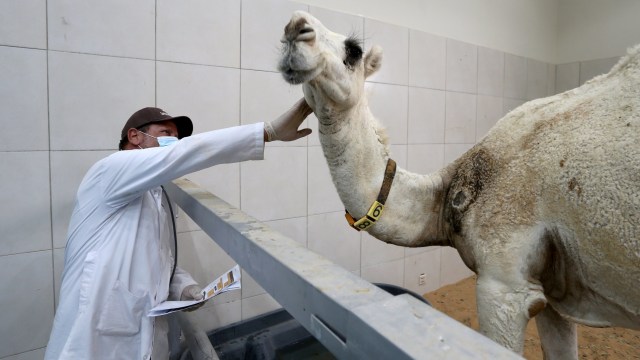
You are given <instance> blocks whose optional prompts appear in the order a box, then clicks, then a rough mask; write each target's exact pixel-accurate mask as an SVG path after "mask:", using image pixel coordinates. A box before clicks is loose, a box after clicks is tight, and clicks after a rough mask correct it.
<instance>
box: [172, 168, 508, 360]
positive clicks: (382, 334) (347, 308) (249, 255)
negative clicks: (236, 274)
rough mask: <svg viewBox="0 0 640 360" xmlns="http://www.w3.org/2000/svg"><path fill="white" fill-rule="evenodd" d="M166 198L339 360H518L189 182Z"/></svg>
mask: <svg viewBox="0 0 640 360" xmlns="http://www.w3.org/2000/svg"><path fill="white" fill-rule="evenodd" d="M166 190H167V191H168V192H169V194H170V195H171V199H172V200H173V201H175V202H176V203H177V204H178V205H179V206H180V207H181V208H182V209H183V211H184V212H185V213H187V214H188V215H189V216H190V217H191V219H193V220H194V221H195V222H196V223H197V224H198V225H199V226H200V228H201V229H202V230H203V231H204V232H205V233H207V234H208V235H209V236H210V237H211V238H212V239H214V241H215V242H216V243H217V244H218V245H219V246H220V247H222V248H223V249H224V250H225V251H226V252H227V254H229V255H230V256H231V257H232V258H233V259H234V260H235V261H236V262H237V263H238V264H239V265H240V266H241V267H242V268H243V269H244V270H246V271H247V272H248V273H249V274H250V275H251V276H252V277H253V278H254V279H255V280H256V281H257V282H258V283H259V284H260V286H262V288H264V289H265V290H266V291H267V292H268V293H269V294H270V295H271V296H272V297H273V298H274V299H275V300H276V301H277V302H278V303H279V304H280V305H281V306H282V307H283V308H285V309H286V310H287V311H288V312H289V313H290V314H291V315H292V316H293V317H295V318H296V320H297V321H298V322H299V323H300V324H301V325H302V326H304V327H305V328H306V329H307V330H308V331H309V332H310V333H311V334H312V335H313V336H315V337H316V338H317V339H318V340H319V341H320V342H321V343H322V344H323V345H324V346H325V347H326V348H327V349H328V350H329V351H331V353H332V354H333V355H334V356H336V357H337V358H339V359H394V360H398V359H456V360H457V359H492V360H493V359H517V358H521V357H520V356H518V355H517V354H515V353H513V352H511V351H509V350H507V349H505V348H503V347H501V346H500V345H498V344H496V343H495V342H493V341H491V340H490V339H488V338H486V337H484V336H482V335H480V334H479V333H477V332H475V331H473V330H471V329H469V328H468V327H466V326H464V325H462V324H461V323H459V322H457V321H455V320H453V319H451V318H449V317H448V316H446V315H444V314H442V313H440V312H438V311H437V310H434V309H433V308H431V307H430V306H428V305H427V304H425V303H423V302H420V301H419V300H417V299H415V298H413V297H412V296H409V295H398V296H392V295H391V294H389V293H387V292H385V291H383V290H381V289H380V288H378V287H376V286H375V285H372V284H371V283H369V282H367V281H365V280H363V279H362V278H360V277H358V276H356V275H354V274H352V273H351V272H349V271H347V270H346V269H344V268H342V267H340V266H338V265H336V264H334V263H333V262H331V261H329V260H328V259H326V258H324V257H323V256H321V255H319V254H316V253H314V252H313V251H311V250H308V249H307V248H305V247H304V246H302V245H301V244H300V243H298V242H296V241H295V240H292V239H289V238H287V237H285V236H284V235H282V234H280V233H278V232H277V231H274V230H272V229H271V228H269V227H268V226H267V225H266V224H263V223H261V222H259V221H258V220H256V219H254V218H252V217H250V216H248V215H247V214H245V213H243V212H242V211H240V210H239V209H236V208H234V207H233V206H231V205H229V204H228V203H226V202H225V201H223V200H221V199H220V198H218V197H216V196H215V195H213V194H211V193H209V192H208V191H206V190H204V189H202V188H200V187H198V186H197V185H196V184H194V183H192V182H190V181H189V180H187V179H184V178H183V179H179V180H176V181H174V182H173V183H170V184H167V186H166Z"/></svg>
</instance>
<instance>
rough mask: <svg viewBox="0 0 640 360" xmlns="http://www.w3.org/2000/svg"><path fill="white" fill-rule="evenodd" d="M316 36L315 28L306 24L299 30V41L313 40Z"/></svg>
mask: <svg viewBox="0 0 640 360" xmlns="http://www.w3.org/2000/svg"><path fill="white" fill-rule="evenodd" d="M315 37H316V32H315V31H314V30H313V28H311V27H308V26H305V27H303V28H302V29H300V31H299V32H298V37H297V38H296V40H297V41H309V40H313V39H315Z"/></svg>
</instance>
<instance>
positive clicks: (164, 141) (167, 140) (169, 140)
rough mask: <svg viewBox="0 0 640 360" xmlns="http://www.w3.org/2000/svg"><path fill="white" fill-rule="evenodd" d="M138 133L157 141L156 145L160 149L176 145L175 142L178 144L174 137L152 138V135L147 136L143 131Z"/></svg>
mask: <svg viewBox="0 0 640 360" xmlns="http://www.w3.org/2000/svg"><path fill="white" fill-rule="evenodd" d="M138 131H140V130H138ZM140 132H141V133H143V134H145V135H147V136H150V137H152V138H154V139H156V140H158V145H159V146H160V147H163V146H169V145H173V144H175V143H177V142H178V140H179V139H178V138H177V137H175V136H153V135H149V134H147V133H146V132H144V131H140Z"/></svg>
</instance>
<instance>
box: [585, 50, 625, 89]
mask: <svg viewBox="0 0 640 360" xmlns="http://www.w3.org/2000/svg"><path fill="white" fill-rule="evenodd" d="M618 60H620V58H619V57H614V58H608V59H601V60H591V61H582V62H580V85H582V84H584V83H585V82H587V81H589V80H591V79H593V78H594V77H596V76H598V75H602V74H606V73H608V72H609V70H611V68H612V67H613V65H615V64H616V63H617V62H618Z"/></svg>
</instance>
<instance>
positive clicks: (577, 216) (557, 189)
mask: <svg viewBox="0 0 640 360" xmlns="http://www.w3.org/2000/svg"><path fill="white" fill-rule="evenodd" d="M283 43H284V53H283V57H282V60H281V63H280V70H281V72H282V73H283V76H284V77H285V79H286V80H287V81H289V82H290V83H303V84H304V85H303V89H304V93H305V98H306V99H307V102H308V103H309V105H310V106H311V107H312V108H313V109H314V112H315V114H316V116H317V117H318V120H319V132H320V140H321V144H322V147H323V150H324V153H325V157H326V159H327V162H328V164H329V168H330V171H331V175H332V178H333V181H334V183H335V185H336V188H337V190H338V193H339V195H340V198H341V199H342V202H343V203H344V205H345V207H346V208H347V210H348V211H349V212H350V213H351V214H352V215H353V217H355V218H356V219H358V218H360V217H362V216H364V215H365V213H366V212H367V210H368V209H369V207H370V206H371V204H372V202H373V201H374V200H375V199H376V196H377V194H378V191H379V190H380V186H381V184H382V178H383V173H384V169H385V165H386V161H387V158H388V157H389V155H388V147H387V144H386V139H385V135H384V132H383V130H382V129H381V127H380V126H379V125H378V123H377V121H376V120H375V119H374V117H373V115H372V114H371V112H370V110H369V107H368V105H367V100H366V98H365V96H364V95H363V86H364V79H365V78H366V77H367V76H369V75H370V74H371V73H373V72H375V71H376V70H377V69H378V68H379V66H380V61H381V50H380V49H379V48H377V47H374V48H372V49H371V50H370V51H369V52H368V53H367V54H366V56H364V57H363V56H362V50H361V48H359V46H358V44H357V43H356V42H355V41H353V40H352V39H345V37H344V36H342V35H339V34H334V33H331V32H330V31H328V30H327V29H326V28H324V26H322V24H320V22H319V21H318V20H316V19H315V18H313V17H311V16H310V15H309V14H306V13H304V12H296V13H295V14H294V15H293V17H292V19H291V22H290V23H289V24H288V25H287V27H286V28H285V35H284V37H283ZM639 53H640V48H635V49H634V50H632V51H631V52H630V55H629V56H628V57H626V58H625V59H623V60H622V61H621V62H620V63H619V64H618V65H617V66H616V68H614V70H612V72H611V73H610V74H608V75H606V76H601V77H598V78H597V79H594V80H592V81H591V82H589V83H587V84H585V85H584V86H582V87H580V88H577V89H575V90H572V91H569V92H566V93H563V94H560V95H556V96H553V97H550V98H545V99H540V100H536V101H532V102H529V103H527V104H524V105H523V106H521V107H519V108H518V109H516V110H514V111H512V112H511V113H509V114H508V115H507V116H505V117H504V118H503V119H501V120H500V121H499V122H498V123H497V124H496V126H495V127H494V128H493V129H492V130H491V132H490V133H489V134H488V135H487V136H486V137H485V138H484V139H483V140H482V141H481V142H480V143H478V144H477V145H476V146H474V147H473V148H472V149H471V150H469V151H468V152H467V153H465V154H464V155H463V156H462V157H460V158H459V159H458V160H456V161H455V162H453V163H452V164H451V165H449V166H447V167H446V168H444V169H442V170H440V171H438V172H437V173H434V174H430V175H418V174H413V173H410V172H407V171H405V170H403V169H398V171H397V174H396V177H395V180H394V182H393V185H392V188H391V191H390V194H389V197H388V200H387V202H386V207H385V209H384V213H383V216H382V217H381V219H380V220H379V221H378V222H376V223H375V225H374V226H372V227H371V228H369V229H368V231H369V233H371V234H372V235H373V236H375V237H377V238H379V239H381V240H383V241H386V242H389V243H393V244H396V245H401V246H412V247H414V246H430V245H450V246H453V247H455V248H456V249H457V250H458V252H459V253H460V256H461V257H462V259H463V261H464V262H465V264H466V265H467V266H468V267H469V268H471V269H472V270H473V271H475V272H476V273H477V274H478V283H477V293H478V313H479V321H480V328H481V331H482V332H483V333H484V334H486V335H487V336H489V337H490V338H492V339H493V340H495V341H497V342H498V343H501V344H503V345H505V346H507V347H509V348H511V349H513V350H514V351H517V352H521V351H522V346H523V339H524V330H525V327H526V324H527V322H528V320H529V319H530V318H532V317H533V316H536V315H537V317H536V321H537V323H538V328H539V332H540V337H541V341H542V345H543V348H544V352H545V355H547V357H548V358H557V357H562V358H567V357H569V358H576V357H577V350H576V333H575V325H574V324H573V322H578V323H583V324H587V325H591V326H622V327H629V328H635V329H640V54H639ZM427 155H428V154H427ZM345 226H346V223H345Z"/></svg>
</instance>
